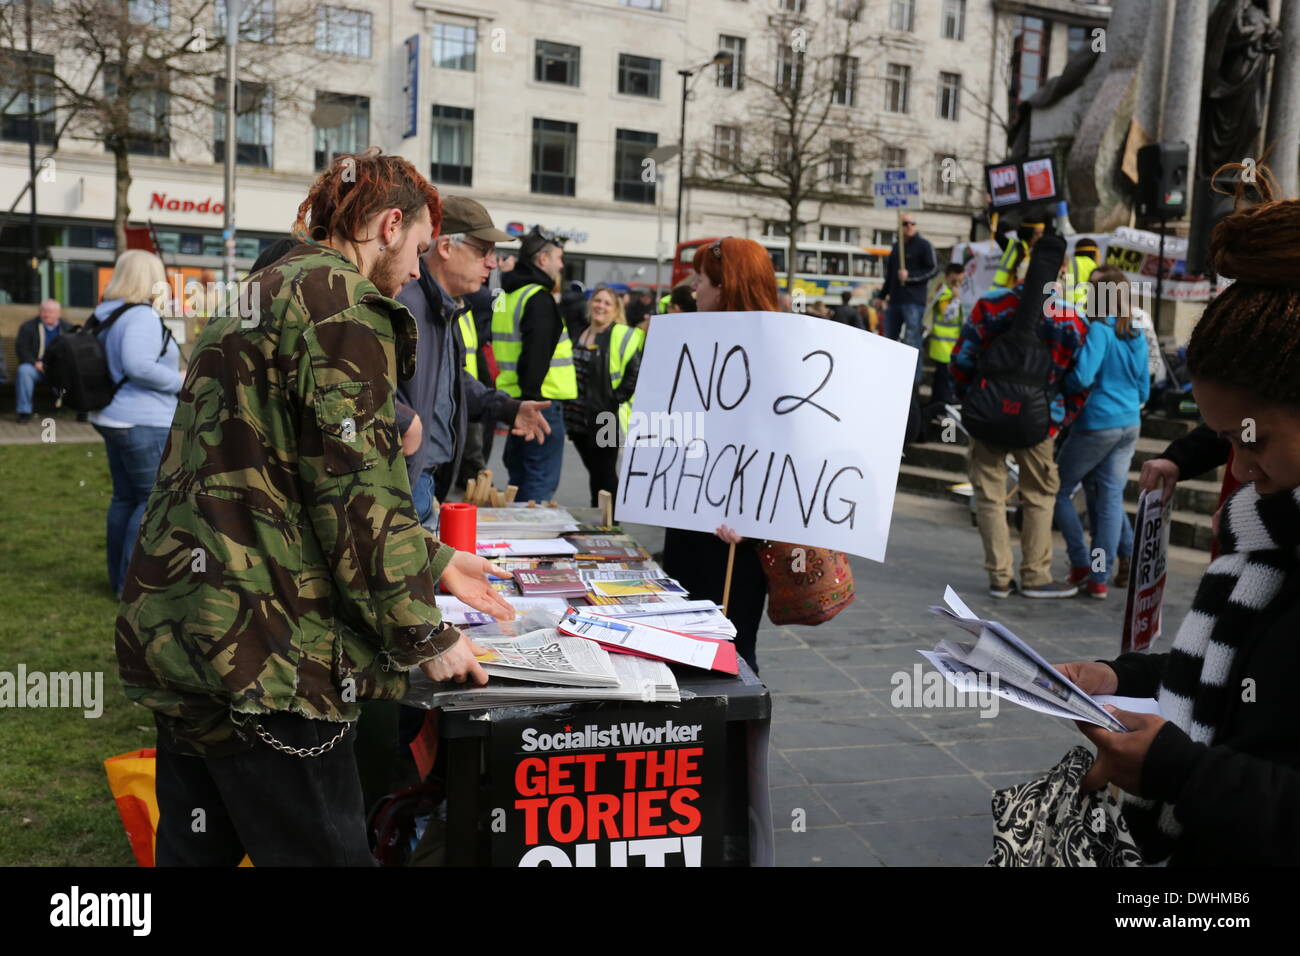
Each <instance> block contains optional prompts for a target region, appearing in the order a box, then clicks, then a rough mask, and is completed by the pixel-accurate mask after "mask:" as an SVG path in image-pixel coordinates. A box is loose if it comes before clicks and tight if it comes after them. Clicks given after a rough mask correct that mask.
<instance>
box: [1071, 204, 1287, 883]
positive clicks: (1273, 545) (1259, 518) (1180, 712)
mask: <svg viewBox="0 0 1300 956" xmlns="http://www.w3.org/2000/svg"><path fill="white" fill-rule="evenodd" d="M1267 198H1268V197H1267V195H1265V199H1266V200H1267ZM1211 255H1212V256H1213V261H1214V262H1215V264H1216V271H1217V272H1218V273H1219V274H1221V275H1226V276H1230V277H1232V278H1234V279H1236V282H1234V283H1233V284H1232V285H1231V286H1230V287H1229V288H1227V289H1226V290H1225V291H1224V292H1222V293H1221V294H1220V295H1219V296H1218V297H1217V298H1216V299H1214V300H1213V301H1212V302H1211V303H1210V304H1209V306H1208V307H1207V308H1206V310H1205V313H1204V314H1203V316H1202V317H1201V320H1200V322H1199V323H1198V324H1197V326H1196V329H1195V331H1194V332H1193V333H1192V338H1191V342H1190V344H1189V345H1188V349H1187V358H1188V365H1189V368H1190V371H1191V375H1192V382H1193V388H1194V390H1195V393H1196V399H1197V403H1198V404H1199V406H1200V409H1201V413H1202V415H1203V417H1204V419H1205V422H1206V424H1207V425H1208V426H1209V427H1210V428H1211V429H1213V430H1214V431H1215V432H1216V433H1217V434H1218V435H1220V436H1222V437H1223V438H1224V439H1227V440H1228V441H1230V442H1231V444H1232V449H1233V459H1232V471H1233V474H1234V476H1235V477H1236V478H1237V480H1238V481H1240V482H1241V483H1242V486H1241V488H1239V489H1238V490H1237V491H1236V492H1235V493H1234V494H1233V495H1232V496H1231V497H1230V498H1229V499H1228V500H1227V501H1226V502H1225V503H1224V505H1223V507H1222V509H1221V510H1220V512H1219V515H1218V532H1217V533H1218V544H1219V554H1218V557H1217V558H1215V559H1214V561H1213V562H1212V563H1211V564H1210V566H1209V568H1208V569H1207V570H1206V572H1205V576H1204V577H1203V578H1202V580H1201V583H1200V585H1199V587H1198V588H1197V592H1196V597H1195V599H1194V600H1193V602H1192V608H1191V610H1190V611H1189V612H1188V614H1187V617H1186V618H1185V619H1184V620H1183V622H1182V625H1181V626H1180V627H1179V629H1178V635H1177V637H1176V638H1175V640H1174V643H1173V646H1172V648H1171V649H1170V650H1169V652H1168V653H1165V654H1125V655H1123V656H1121V657H1119V658H1118V659H1116V660H1114V661H1111V662H1109V663H1099V662H1077V663H1073V664H1066V665H1064V666H1063V668H1062V670H1063V672H1064V673H1065V674H1066V676H1068V677H1070V678H1071V679H1072V680H1073V681H1075V683H1077V684H1078V685H1079V686H1080V687H1081V688H1082V689H1083V690H1085V691H1087V692H1089V693H1109V694H1120V695H1122V696H1130V697H1152V696H1154V697H1156V698H1157V699H1158V700H1159V703H1160V708H1159V709H1160V716H1156V715H1154V714H1145V715H1144V714H1131V713H1126V712H1123V711H1118V712H1117V713H1116V716H1117V717H1118V718H1119V719H1120V720H1121V721H1122V722H1123V723H1124V725H1125V726H1126V727H1128V728H1130V730H1129V732H1128V733H1123V734H1121V733H1112V732H1109V731H1105V730H1101V729H1100V728H1097V727H1092V726H1088V727H1081V729H1082V730H1083V733H1084V734H1085V735H1086V736H1087V737H1088V738H1089V739H1090V740H1091V741H1092V742H1093V743H1094V744H1096V746H1097V759H1096V761H1095V763H1094V764H1093V766H1092V769H1091V770H1090V771H1089V773H1088V775H1087V777H1086V778H1085V779H1084V781H1083V786H1084V789H1095V788H1097V787H1101V786H1104V785H1105V784H1107V783H1114V784H1116V785H1118V786H1119V787H1120V788H1121V789H1122V790H1124V791H1125V795H1126V800H1125V809H1124V815H1125V819H1126V821H1127V822H1128V824H1129V827H1130V829H1131V830H1132V831H1133V835H1134V837H1135V839H1136V840H1137V843H1138V845H1139V847H1140V848H1141V849H1142V852H1143V857H1144V859H1145V861H1146V862H1147V863H1148V864H1155V863H1160V862H1163V861H1168V862H1169V863H1170V864H1173V865H1216V864H1217V865H1221V864H1296V863H1300V706H1298V705H1300V695H1297V693H1296V691H1295V681H1296V678H1297V676H1298V675H1300V201H1296V200H1289V201H1285V202H1281V201H1265V202H1262V203H1261V204H1259V205H1256V206H1254V207H1253V208H1250V209H1247V210H1245V211H1239V212H1236V213H1234V214H1233V215H1231V216H1229V217H1228V218H1226V219H1225V220H1224V221H1223V222H1222V223H1221V224H1220V225H1219V226H1218V227H1217V228H1216V229H1215V232H1214V236H1213V239H1212V243H1211Z"/></svg>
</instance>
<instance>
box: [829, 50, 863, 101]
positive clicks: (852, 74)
mask: <svg viewBox="0 0 1300 956" xmlns="http://www.w3.org/2000/svg"><path fill="white" fill-rule="evenodd" d="M831 102H833V103H834V104H835V105H836V106H857V105H858V58H857V57H856V56H844V55H839V56H836V57H835V84H834V86H833V87H832V89H831Z"/></svg>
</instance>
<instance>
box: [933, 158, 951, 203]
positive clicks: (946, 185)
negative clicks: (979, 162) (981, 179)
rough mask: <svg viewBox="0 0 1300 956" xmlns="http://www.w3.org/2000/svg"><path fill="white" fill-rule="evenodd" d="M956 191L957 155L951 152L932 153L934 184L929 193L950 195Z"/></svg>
mask: <svg viewBox="0 0 1300 956" xmlns="http://www.w3.org/2000/svg"><path fill="white" fill-rule="evenodd" d="M956 191H957V157H956V156H953V155H952V154H951V153H935V154H934V185H933V186H932V187H931V194H932V195H935V196H951V195H953V194H954V193H956Z"/></svg>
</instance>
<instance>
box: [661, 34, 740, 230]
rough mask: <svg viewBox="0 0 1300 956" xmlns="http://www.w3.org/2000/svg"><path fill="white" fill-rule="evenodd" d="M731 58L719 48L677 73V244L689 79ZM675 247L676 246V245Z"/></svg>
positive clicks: (683, 175) (680, 219) (683, 176)
mask: <svg viewBox="0 0 1300 956" xmlns="http://www.w3.org/2000/svg"><path fill="white" fill-rule="evenodd" d="M730 60H731V54H730V53H728V52H727V51H726V50H719V51H718V52H717V53H715V54H714V55H713V58H712V59H710V60H709V61H708V62H706V63H701V64H700V65H699V66H692V67H689V68H688V69H685V70H678V71H677V75H678V76H680V77H681V78H682V117H681V120H682V122H681V133H680V135H679V138H678V140H677V145H678V146H679V147H681V163H680V167H681V168H680V169H678V170H677V239H676V246H680V245H681V243H682V187H683V186H684V185H685V183H686V98H687V96H688V95H689V94H690V85H689V83H688V81H689V80H690V78H691V77H693V76H696V75H697V74H698V73H699V72H700V71H701V70H704V69H707V68H708V67H711V66H713V65H714V64H715V63H726V62H729V61H730ZM674 248H675V246H674Z"/></svg>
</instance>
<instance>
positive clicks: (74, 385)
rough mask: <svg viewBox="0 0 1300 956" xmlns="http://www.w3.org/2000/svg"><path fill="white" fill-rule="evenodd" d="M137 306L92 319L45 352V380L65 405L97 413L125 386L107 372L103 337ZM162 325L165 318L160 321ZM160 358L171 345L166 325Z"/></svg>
mask: <svg viewBox="0 0 1300 956" xmlns="http://www.w3.org/2000/svg"><path fill="white" fill-rule="evenodd" d="M139 304H140V303H138V302H123V303H122V304H121V305H119V306H118V307H117V308H116V309H114V310H113V311H112V313H111V314H110V315H109V316H108V318H106V319H104V320H103V321H101V320H100V319H99V317H98V316H95V315H92V316H91V317H90V318H89V319H87V320H86V324H85V325H83V326H82V327H81V328H79V329H75V330H74V331H72V332H70V333H67V334H64V335H60V336H59V337H58V338H57V339H55V340H54V341H53V342H51V343H50V347H49V348H48V349H47V350H46V352H45V377H46V379H47V380H48V381H49V383H50V385H51V386H52V387H53V388H54V389H55V390H56V391H61V392H62V393H63V401H64V404H66V405H68V406H70V407H71V408H73V409H74V410H76V411H78V412H97V411H99V410H100V409H101V408H107V407H108V405H109V404H110V403H111V402H112V401H113V396H115V395H116V394H117V390H118V389H119V388H121V387H122V385H123V384H124V383H125V382H126V378H127V377H126V376H123V377H122V381H120V382H114V381H113V376H112V373H111V372H109V369H108V353H107V352H106V351H105V349H104V342H103V340H102V339H101V338H100V336H101V335H102V334H103V333H104V332H107V331H108V329H109V328H110V327H111V326H112V325H113V323H114V322H116V321H117V320H118V318H119V317H120V316H121V315H122V313H124V312H125V311H126V310H127V309H130V308H133V307H134V306H137V305H139ZM158 321H159V322H162V317H161V316H160V317H159V319H158ZM162 325H163V345H162V351H161V352H159V353H158V357H159V358H161V357H162V356H163V353H165V352H166V351H167V346H168V344H169V343H170V342H171V329H169V328H167V323H165V322H163V323H162Z"/></svg>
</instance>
